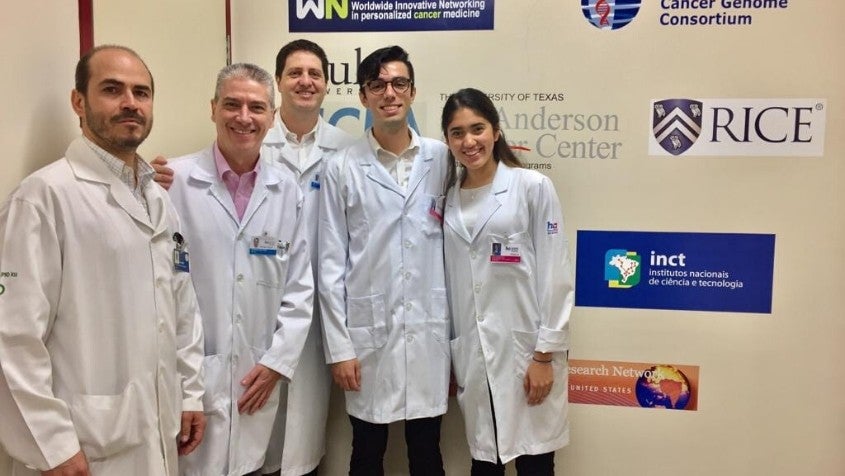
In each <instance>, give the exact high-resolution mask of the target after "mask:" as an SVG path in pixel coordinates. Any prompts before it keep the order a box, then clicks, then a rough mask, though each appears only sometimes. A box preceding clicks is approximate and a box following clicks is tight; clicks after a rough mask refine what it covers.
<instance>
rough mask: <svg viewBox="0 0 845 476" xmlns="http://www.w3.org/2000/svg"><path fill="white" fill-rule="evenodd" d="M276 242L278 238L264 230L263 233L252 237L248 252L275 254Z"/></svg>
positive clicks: (252, 253)
mask: <svg viewBox="0 0 845 476" xmlns="http://www.w3.org/2000/svg"><path fill="white" fill-rule="evenodd" d="M278 243H279V240H277V239H276V238H275V237H274V236H271V235H269V234H267V232H266V231H265V232H264V234H263V235H261V236H254V237H253V238H252V246H250V247H249V254H251V255H266V256H275V255H276V250H277V248H278Z"/></svg>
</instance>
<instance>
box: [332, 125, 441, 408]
mask: <svg viewBox="0 0 845 476" xmlns="http://www.w3.org/2000/svg"><path fill="white" fill-rule="evenodd" d="M414 134H415V135H416V133H414ZM419 141H420V150H419V151H418V154H417V156H416V158H415V160H414V164H413V169H412V171H411V176H410V180H409V183H408V188H407V191H403V190H402V188H401V187H399V185H398V184H397V183H396V180H394V179H393V178H392V177H391V176H390V174H389V173H388V172H387V170H386V169H385V168H384V167H383V166H382V165H381V164H380V163H379V162H378V159H377V158H376V153H375V151H373V149H372V147H371V146H370V143H369V140H368V139H367V136H366V135H365V136H364V137H362V138H361V139H359V140H358V141H357V142H356V143H355V144H354V145H352V146H351V147H349V148H348V149H346V150H345V151H343V152H342V153H340V154H338V155H337V156H334V157H332V158H331V159H330V160H329V162H328V164H327V166H326V172H325V179H324V181H323V185H322V195H321V202H320V229H319V240H318V241H319V245H320V248H319V253H320V254H319V256H320V259H319V262H320V272H319V275H318V278H319V297H320V305H321V307H322V312H323V329H324V332H325V346H326V352H327V361H328V362H331V363H334V362H340V361H344V360H349V359H352V358H357V359H358V361H359V362H360V364H361V390H360V391H359V392H346V410H347V412H348V413H349V414H350V415H352V416H354V417H356V418H359V419H362V420H365V421H368V422H371V423H390V422H393V421H398V420H410V419H414V418H430V417H434V416H437V415H442V414H443V413H445V412H446V401H447V392H448V384H449V342H448V334H449V320H448V317H449V312H448V309H447V308H448V306H447V303H446V289H445V277H444V269H443V229H442V225H441V221H440V219H439V218H438V217H437V215H439V214H440V213H442V203H443V199H444V197H443V193H444V187H445V180H446V172H447V167H448V165H447V161H446V146H445V145H444V144H443V143H442V142H440V141H436V140H433V139H426V138H420V139H419ZM432 206H434V207H435V209H434V210H432Z"/></svg>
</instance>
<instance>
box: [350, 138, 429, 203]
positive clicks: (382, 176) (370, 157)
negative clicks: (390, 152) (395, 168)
mask: <svg viewBox="0 0 845 476" xmlns="http://www.w3.org/2000/svg"><path fill="white" fill-rule="evenodd" d="M410 131H411V143H412V144H414V143H416V144H419V150H418V151H417V156H416V157H414V165H413V166H412V167H411V176H410V177H409V178H408V189H407V190H403V189H402V187H400V186H399V184H398V183H396V180H395V179H394V178H393V177H391V176H390V173H388V172H387V170H386V169H385V168H384V167H383V166H382V165H381V163H380V162H379V161H378V155H377V152H376V151H375V149H373V147H372V146H371V145H370V142H369V140H368V135H369V133H370V131H369V130H368V131H367V132H366V133H365V135H364V137H363V138H362V139H361V140H362V141H363V142H364V143H365V144H366V147H367V149H368V150H369V151H370V153H369V154H359V155H358V163H359V164H360V165H361V166H362V167H364V168H365V170H366V171H367V178H369V179H370V180H373V181H374V182H376V183H378V184H379V185H381V186H383V187H385V188H387V189H388V190H392V191H394V192H396V193H397V194H399V195H401V196H402V197H405V199H406V200H407V199H408V198H409V197H411V196H412V195H413V194H414V191H415V190H416V189H417V187H418V186H419V184H420V183H421V182H422V181H423V179H424V178H425V177H426V175H428V174H429V172H430V171H431V164H432V162H433V161H434V153H433V151H432V150H431V149H430V148H429V147H428V145H427V144H426V142H425V141H421V140H420V137H419V135H417V133H416V131H414V130H413V129H410Z"/></svg>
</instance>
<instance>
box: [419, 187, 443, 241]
mask: <svg viewBox="0 0 845 476" xmlns="http://www.w3.org/2000/svg"><path fill="white" fill-rule="evenodd" d="M445 204H446V195H426V196H425V198H424V199H423V203H422V205H423V206H424V207H425V209H424V210H423V214H422V215H420V216H423V217H425V219H424V220H423V223H422V225H423V226H422V231H423V233H425V234H426V235H428V236H432V235H442V234H443V208H444V205H445Z"/></svg>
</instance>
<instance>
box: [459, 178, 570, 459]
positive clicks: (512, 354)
mask: <svg viewBox="0 0 845 476" xmlns="http://www.w3.org/2000/svg"><path fill="white" fill-rule="evenodd" d="M458 192H459V190H458V187H457V186H455V187H453V188H451V189H450V190H449V194H448V197H447V200H446V211H445V217H444V218H445V223H446V224H445V226H444V236H445V242H446V244H445V250H446V275H447V280H448V282H449V297H450V303H451V307H452V316H453V339H452V341H451V348H452V363H453V371H454V374H455V380H456V381H457V384H458V403H459V404H460V406H461V410H462V412H463V415H464V421H465V424H466V435H467V441H468V442H469V448H470V453H471V454H472V457H473V458H475V459H478V460H484V461H496V456H497V454H496V448H497V444H498V456H499V458H500V459H501V460H502V462H508V461H510V460H512V459H513V458H515V457H517V456H520V455H524V454H542V453H547V452H550V451H554V450H556V449H558V448H561V447H563V446H565V445H566V444H567V443H568V441H569V427H568V422H567V408H568V403H567V397H568V393H567V360H566V353H567V351H568V349H569V324H568V323H569V314H570V311H571V310H572V305H573V299H574V293H573V289H574V288H573V281H572V267H571V263H570V260H569V254H568V251H567V240H566V237H565V236H564V231H563V217H562V215H561V209H560V204H559V201H558V198H557V194H556V193H555V189H554V186H553V185H552V183H551V181H550V180H549V179H548V178H547V177H545V176H543V175H541V174H540V173H538V172H535V171H531V170H526V169H516V168H510V167H508V166H506V165H504V164H503V163H501V162H500V163H499V165H498V168H497V170H496V175H495V178H494V179H493V184H492V188H491V192H490V196H488V197H487V198H486V201H485V202H484V203H483V204H482V206H481V209H480V211H479V215H478V220H477V222H476V224H475V227H474V232H473V233H472V234H471V235H470V234H468V233H467V230H466V227H465V226H464V224H463V220H462V218H461V214H460V195H459V193H458ZM495 243H498V244H499V245H500V246H501V249H502V250H503V251H502V255H505V256H507V255H510V256H509V257H506V258H505V259H511V260H513V259H514V254H516V255H518V256H519V258H518V260H519V262H510V263H503V262H491V258H493V259H500V258H499V257H495V258H494V257H493V254H494V253H493V248H494V244H495ZM505 246H510V247H511V248H510V250H508V249H507V248H505ZM534 351H540V352H554V353H555V354H554V362H553V364H552V365H553V367H554V378H555V381H554V385H553V386H552V391H551V394H550V395H549V396H548V397H547V398H546V400H545V401H544V402H543V403H542V404H541V405H537V406H533V407H529V406H528V404H527V401H526V397H525V391H524V389H523V379H524V377H525V370H526V368H527V367H528V364H529V363H530V362H531V359H532V357H533V353H534ZM488 382H489V389H491V390H492V393H493V404H494V406H495V410H496V412H495V413H496V428H497V430H498V442H496V441H494V432H493V425H492V423H493V421H492V418H491V416H490V415H491V410H490V390H488Z"/></svg>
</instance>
